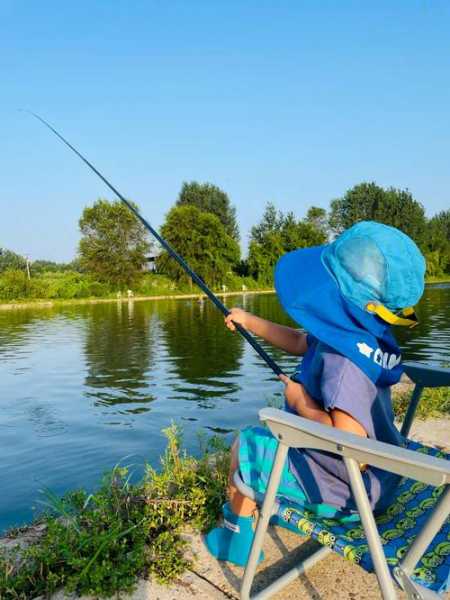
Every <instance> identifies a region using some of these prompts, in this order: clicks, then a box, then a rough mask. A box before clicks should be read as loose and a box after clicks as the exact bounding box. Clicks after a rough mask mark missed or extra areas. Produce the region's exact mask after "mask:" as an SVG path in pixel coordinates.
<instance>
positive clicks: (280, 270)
mask: <svg viewBox="0 0 450 600" xmlns="http://www.w3.org/2000/svg"><path fill="white" fill-rule="evenodd" d="M326 247H327V246H314V247H312V248H301V249H299V250H294V251H293V252H289V253H287V254H285V255H284V256H282V257H281V258H280V259H279V261H278V263H277V265H276V267H275V289H276V292H277V295H278V298H279V300H280V303H281V305H282V306H283V308H284V310H285V311H286V312H287V314H288V315H289V316H290V317H291V318H292V319H293V320H294V321H295V322H296V323H298V324H299V325H300V326H301V327H303V328H304V329H305V330H306V331H308V332H309V333H311V334H312V335H314V336H315V337H317V338H318V339H319V340H320V341H323V342H325V343H327V344H329V345H330V346H332V347H334V348H336V349H338V347H339V344H337V340H336V327H338V328H339V329H340V330H341V332H342V333H344V332H345V331H346V330H347V331H352V330H354V326H355V325H356V324H358V326H359V327H363V328H364V329H366V330H367V331H370V332H371V333H372V334H373V335H376V336H381V335H383V332H384V330H385V325H384V324H383V323H381V322H380V321H379V320H378V319H376V318H375V317H374V316H373V315H371V314H370V313H368V312H366V311H363V310H362V309H360V308H359V307H358V306H356V305H354V304H353V303H350V302H348V301H346V300H345V298H344V297H343V296H342V294H341V292H340V290H339V287H338V285H337V282H336V280H335V279H334V277H333V275H332V274H331V273H330V272H329V271H328V269H327V268H326V267H325V265H324V264H323V261H322V253H323V251H324V249H325V248H326Z"/></svg>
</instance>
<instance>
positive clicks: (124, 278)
mask: <svg viewBox="0 0 450 600" xmlns="http://www.w3.org/2000/svg"><path fill="white" fill-rule="evenodd" d="M79 226H80V230H81V233H82V236H83V237H82V239H81V240H80V245H79V256H80V265H81V267H82V269H83V270H85V271H86V272H88V273H90V274H92V275H93V276H95V278H96V279H97V280H98V281H100V282H105V283H108V284H110V285H114V286H117V287H119V288H123V287H125V286H127V287H129V286H132V285H133V284H135V283H136V282H137V281H138V280H139V279H140V277H141V276H142V273H143V268H144V266H145V264H146V262H147V253H148V252H149V250H150V243H149V242H148V237H147V231H146V229H145V227H144V226H143V225H142V224H141V223H140V222H139V221H138V220H137V219H136V217H135V216H134V215H133V214H132V213H131V211H130V210H128V208H127V207H126V206H125V205H124V204H122V203H121V202H120V201H115V202H108V200H102V199H99V200H97V202H96V203H95V204H94V205H93V206H91V207H86V208H85V209H84V211H83V214H82V216H81V219H80V221H79Z"/></svg>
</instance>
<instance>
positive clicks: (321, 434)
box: [259, 408, 450, 486]
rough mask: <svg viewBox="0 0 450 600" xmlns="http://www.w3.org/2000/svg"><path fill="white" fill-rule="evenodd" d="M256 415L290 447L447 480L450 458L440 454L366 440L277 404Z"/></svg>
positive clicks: (449, 478) (436, 481)
mask: <svg viewBox="0 0 450 600" xmlns="http://www.w3.org/2000/svg"><path fill="white" fill-rule="evenodd" d="M259 418H260V420H261V421H262V422H264V423H267V425H268V427H269V429H270V431H271V432H272V434H273V435H274V436H275V437H276V438H278V440H279V441H280V442H281V443H283V444H285V445H286V446H289V447H291V448H310V449H314V450H324V451H326V452H332V453H333V454H337V455H339V456H342V457H347V458H353V459H355V460H356V461H357V462H359V463H364V464H369V465H372V466H374V467H378V468H379V469H383V470H385V471H390V472H391V473H396V474H397V475H401V476H402V477H409V478H411V479H415V480H417V481H422V482H424V483H428V484H431V485H435V486H438V485H442V484H444V483H447V484H448V483H450V461H447V460H444V459H442V458H436V457H434V456H427V455H426V454H422V453H420V452H414V451H413V450H407V449H405V448H401V447H398V446H394V445H392V444H386V443H384V442H379V441H376V440H369V439H368V438H363V437H360V436H358V435H354V434H353V433H348V432H347V431H342V430H341V429H337V428H336V427H329V426H327V425H322V424H321V423H316V422H315V421H311V420H309V419H304V418H303V417H299V416H296V415H292V414H289V413H287V412H285V411H282V410H278V409H276V408H263V409H262V410H261V411H260V412H259Z"/></svg>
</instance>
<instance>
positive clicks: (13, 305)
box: [0, 277, 450, 311]
mask: <svg viewBox="0 0 450 600" xmlns="http://www.w3.org/2000/svg"><path fill="white" fill-rule="evenodd" d="M425 283H426V285H439V284H442V283H444V284H450V278H448V277H446V278H439V277H436V278H431V279H430V280H429V281H426V282H425ZM274 292H275V289H274V288H268V289H260V290H251V289H249V290H246V291H245V292H244V291H242V290H236V291H230V292H214V293H215V295H216V296H218V297H220V298H226V297H228V296H242V295H243V294H244V295H247V294H273V293H274ZM201 298H203V299H207V296H206V295H205V294H203V293H196V294H194V293H192V294H185V293H182V292H180V293H178V294H177V293H175V294H173V293H172V294H158V295H155V296H132V297H131V298H128V297H127V296H122V297H120V298H117V297H114V298H95V297H93V298H74V299H70V300H65V299H61V300H45V299H41V300H37V299H36V300H24V301H16V302H4V303H2V301H1V300H0V311H2V310H4V311H6V310H16V309H18V310H20V309H25V308H55V307H58V306H72V305H74V306H75V305H83V304H102V303H108V302H122V303H124V302H142V301H143V300H195V299H198V300H200V299H201Z"/></svg>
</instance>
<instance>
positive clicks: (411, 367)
mask: <svg viewBox="0 0 450 600" xmlns="http://www.w3.org/2000/svg"><path fill="white" fill-rule="evenodd" d="M403 368H404V369H405V373H406V374H407V375H408V377H409V378H410V379H412V381H413V382H414V383H415V384H416V385H420V386H421V387H442V386H450V369H444V368H443V367H431V366H429V365H423V364H421V363H416V362H405V363H403Z"/></svg>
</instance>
